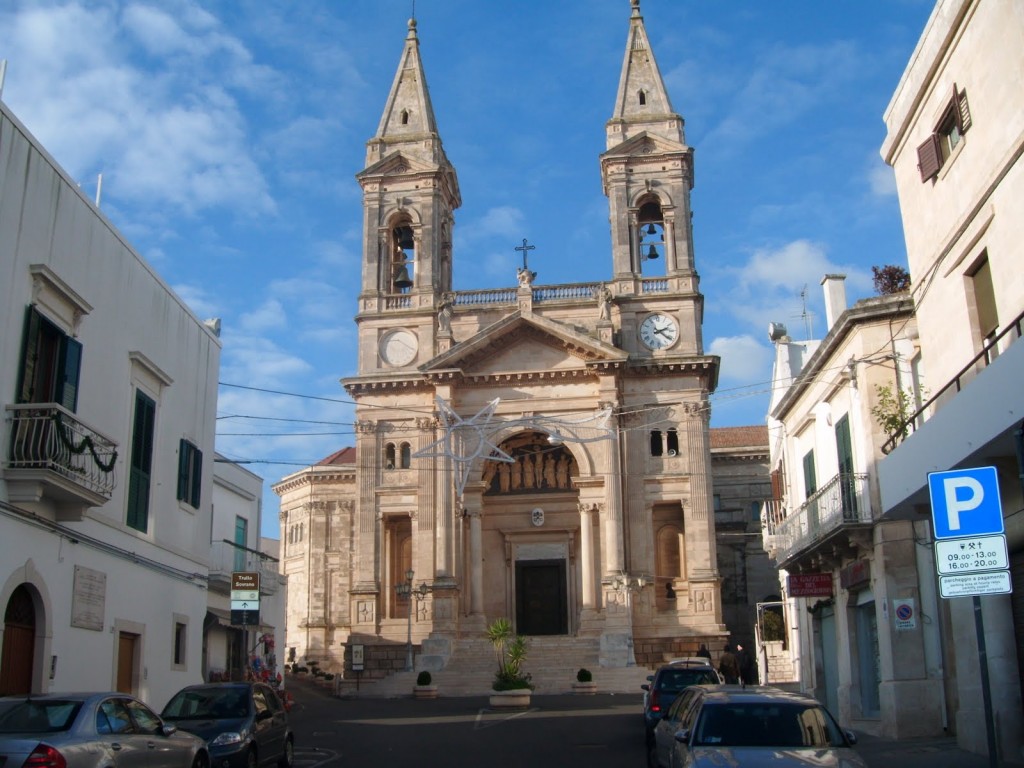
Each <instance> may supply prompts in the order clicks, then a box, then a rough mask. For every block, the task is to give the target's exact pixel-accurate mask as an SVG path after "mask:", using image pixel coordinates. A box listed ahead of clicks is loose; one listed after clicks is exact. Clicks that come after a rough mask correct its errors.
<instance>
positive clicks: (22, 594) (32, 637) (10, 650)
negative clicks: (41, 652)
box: [0, 584, 36, 696]
mask: <svg viewBox="0 0 1024 768" xmlns="http://www.w3.org/2000/svg"><path fill="white" fill-rule="evenodd" d="M35 641H36V610H35V606H34V605H33V604H32V595H31V594H30V593H29V591H28V588H27V587H26V586H25V585H24V584H22V585H21V586H19V587H18V588H17V589H15V590H14V592H13V593H12V594H11V599H10V600H8V601H7V608H6V610H5V611H4V644H3V649H2V651H0V696H7V695H12V694H20V693H31V692H32V669H33V665H34V664H35V659H34V658H33V655H34V650H35Z"/></svg>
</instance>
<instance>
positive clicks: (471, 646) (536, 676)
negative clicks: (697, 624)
mask: <svg viewBox="0 0 1024 768" xmlns="http://www.w3.org/2000/svg"><path fill="white" fill-rule="evenodd" d="M527 640H528V652H527V657H526V663H525V664H524V665H523V668H524V670H525V671H526V672H528V673H529V674H530V677H531V679H532V681H533V685H534V693H536V694H542V695H543V694H556V693H572V684H573V683H574V682H576V671H577V670H578V669H580V667H585V668H586V669H589V670H590V672H591V673H592V674H593V677H594V682H595V683H597V692H598V693H623V694H632V695H635V696H636V697H637V706H639V703H640V698H641V695H642V691H641V690H640V686H641V685H642V684H643V683H646V682H647V676H648V675H650V674H652V672H651V670H650V669H648V668H647V667H636V666H634V667H621V668H609V667H601V666H600V665H599V664H598V651H599V641H598V639H597V638H583V637H557V638H555V637H529V638H527ZM453 651H454V653H453V654H452V658H451V660H450V661H449V662H448V665H447V666H446V667H445V668H444V669H441V670H438V671H436V672H435V671H431V673H430V674H431V678H432V680H431V682H432V684H433V685H436V686H437V688H438V695H440V696H445V697H451V696H486V695H488V694H489V693H490V692H491V682H492V681H493V680H494V672H495V670H496V668H497V661H496V660H495V657H494V649H493V648H492V647H491V644H490V643H489V642H488V641H487V639H486V638H482V637H481V638H461V639H459V640H456V641H454V646H453ZM416 676H417V672H396V673H395V674H392V675H390V676H389V677H386V678H384V679H382V680H378V681H376V682H373V683H369V684H368V683H365V682H364V683H362V685H361V686H360V688H359V691H358V692H356V690H355V685H354V682H353V683H351V684H350V683H349V681H345V682H343V683H342V684H341V686H340V691H339V694H340V695H342V696H369V697H385V698H387V697H398V696H409V695H411V694H412V689H413V686H414V685H415V684H416Z"/></svg>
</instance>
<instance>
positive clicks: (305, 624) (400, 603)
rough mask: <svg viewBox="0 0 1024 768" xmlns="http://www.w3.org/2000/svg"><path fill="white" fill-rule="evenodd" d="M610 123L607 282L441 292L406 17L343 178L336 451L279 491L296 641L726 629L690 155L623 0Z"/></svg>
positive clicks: (371, 653) (436, 216)
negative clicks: (351, 335)
mask: <svg viewBox="0 0 1024 768" xmlns="http://www.w3.org/2000/svg"><path fill="white" fill-rule="evenodd" d="M606 136H607V144H606V151H605V152H604V153H603V154H602V155H601V156H600V158H599V161H600V167H601V176H602V181H603V186H604V192H605V194H606V196H607V197H608V201H609V218H610V222H611V249H610V252H609V263H608V267H609V271H608V274H607V278H606V279H605V280H603V281H601V282H595V283H574V284H559V285H543V284H541V283H540V282H538V281H537V280H536V278H537V275H536V273H534V272H532V271H531V270H530V269H529V267H528V266H527V260H526V259H525V258H524V262H523V267H522V268H520V269H519V270H518V271H517V274H516V276H515V277H516V280H515V283H516V284H514V285H512V286H510V287H505V288H496V289H493V290H471V291H459V290H455V288H454V284H455V277H456V276H455V275H453V269H452V232H453V228H454V226H455V211H456V209H458V208H459V206H460V204H461V197H460V190H459V184H458V177H457V174H456V170H455V168H454V167H453V165H452V164H451V163H450V162H449V160H448V158H447V156H446V154H445V151H444V148H443V146H442V142H441V137H440V135H439V134H438V130H437V125H436V121H435V118H434V113H433V108H432V106H431V102H430V97H429V92H428V89H427V85H426V79H425V74H424V68H423V64H422V62H421V60H420V55H419V42H418V38H417V29H416V24H415V21H410V22H409V29H408V34H407V37H406V40H405V45H404V49H403V52H402V57H401V61H400V62H399V66H398V71H397V73H396V75H395V79H394V83H393V85H392V88H391V91H390V94H389V96H388V99H387V103H386V106H385V108H384V112H383V115H382V117H381V121H380V124H379V127H378V130H377V132H376V135H375V136H374V137H373V138H372V139H371V140H370V141H369V142H368V145H367V157H366V165H365V168H364V169H363V170H362V171H361V172H360V173H359V174H358V175H357V179H358V182H359V184H360V185H361V187H362V190H363V209H364V242H363V258H362V275H361V292H360V294H359V299H358V301H359V306H358V312H357V314H356V317H355V323H356V326H357V329H358V338H359V360H358V373H357V374H356V375H355V376H352V377H350V378H346V379H344V380H343V382H342V384H343V385H344V388H345V390H346V391H347V393H348V395H349V396H350V397H351V398H352V399H353V400H354V401H355V403H356V441H355V446H354V447H352V448H348V449H345V450H344V451H341V452H339V453H338V454H335V455H334V456H332V457H329V458H328V459H325V460H324V462H321V463H320V464H318V465H316V466H314V467H310V468H308V469H306V470H303V471H301V472H298V473H295V474H294V475H291V476H289V477H286V478H284V479H283V480H281V481H280V482H279V483H277V484H276V485H275V486H274V490H275V491H276V492H277V493H278V494H279V495H280V497H281V511H280V515H281V537H282V561H281V562H282V569H283V571H284V572H285V573H286V575H287V576H288V579H289V587H288V589H289V604H288V638H287V641H286V644H287V646H288V648H289V654H290V655H294V656H295V657H296V658H298V659H302V658H316V659H317V660H318V662H319V663H320V665H321V666H323V667H325V668H331V669H333V670H338V669H340V668H342V666H343V664H344V665H345V666H347V667H348V668H349V669H350V668H351V648H352V646H353V645H359V646H362V647H363V649H364V653H365V654H366V656H365V658H366V659H367V661H366V665H367V666H366V669H367V673H370V672H371V671H373V670H372V667H374V666H377V667H380V668H386V667H387V666H388V664H389V662H388V661H386V659H389V658H390V659H392V660H393V658H394V655H393V654H392V655H391V656H388V655H387V654H386V653H385V650H387V649H390V650H392V651H393V650H395V649H398V650H399V651H401V649H403V648H404V647H405V646H406V643H407V640H408V642H409V643H410V644H411V645H415V646H416V647H417V648H418V649H420V653H419V656H418V659H420V660H422V661H423V663H424V664H425V665H427V666H433V667H434V668H443V667H444V666H445V665H446V664H448V663H449V661H450V660H451V659H452V658H455V657H457V656H458V654H459V647H460V641H461V640H463V639H465V638H473V637H477V638H482V637H483V636H484V634H485V631H486V627H487V625H488V624H489V623H490V622H492V621H493V620H494V619H496V618H501V617H504V618H508V619H509V620H510V621H512V623H513V626H514V627H515V630H516V631H517V632H518V633H519V634H523V635H528V636H547V637H549V638H551V639H552V640H553V641H555V642H557V641H558V639H559V638H565V639H566V641H567V642H568V641H570V640H571V641H572V642H576V643H581V642H582V643H590V644H592V646H593V648H594V649H595V651H596V653H597V656H598V659H599V663H600V664H601V665H602V666H606V667H620V666H628V665H632V664H634V663H641V664H643V663H650V664H653V663H657V662H660V661H662V660H663V659H664V658H666V657H671V656H681V655H693V654H694V653H695V652H696V650H697V649H698V647H699V645H700V644H702V643H705V644H707V645H708V646H709V647H711V648H712V649H715V648H721V646H722V645H723V643H724V642H725V639H726V637H727V631H726V627H725V625H724V624H723V619H722V617H723V612H722V599H721V587H720V575H719V572H718V567H717V558H716V536H715V517H714V513H713V508H712V489H711V476H710V472H711V458H710V457H711V451H710V443H709V416H710V412H709V401H708V397H709V394H710V393H711V392H712V391H713V390H714V388H715V386H716V383H717V376H718V365H719V360H718V358H717V357H715V356H713V355H707V354H705V352H704V347H703V339H702V331H701V323H702V317H703V301H704V299H703V296H702V295H701V293H700V291H699V278H698V274H697V270H696V267H695V263H694V254H693V238H692V230H691V213H690V191H691V188H692V186H693V150H692V149H691V148H690V147H689V146H687V144H686V141H685V136H684V131H683V119H682V117H681V116H680V115H678V114H677V113H675V112H674V111H673V108H672V105H671V102H670V100H669V96H668V93H667V91H666V89H665V85H664V82H663V79H662V77H661V74H660V72H659V70H658V66H657V63H656V61H655V58H654V53H653V51H652V50H651V47H650V43H649V40H648V37H647V33H646V30H645V27H644V20H643V17H642V16H641V14H640V8H639V0H633V2H632V11H631V16H630V18H629V31H628V39H627V44H626V52H625V58H624V62H623V67H622V72H621V77H620V82H619V87H618V95H617V99H616V105H615V111H614V114H613V115H612V116H611V119H610V120H609V121H608V122H607V124H606ZM526 245H527V244H526V242H525V241H524V243H523V246H524V248H525V247H526ZM525 253H526V252H525V251H524V254H525ZM511 278H512V275H510V282H512V280H511ZM410 614H411V615H410ZM346 653H347V654H348V656H346V655H345V654H346ZM346 658H347V661H346V660H345V659H346ZM372 660H377V661H372ZM420 663H421V662H420V661H417V666H419V665H420ZM378 671H380V670H378Z"/></svg>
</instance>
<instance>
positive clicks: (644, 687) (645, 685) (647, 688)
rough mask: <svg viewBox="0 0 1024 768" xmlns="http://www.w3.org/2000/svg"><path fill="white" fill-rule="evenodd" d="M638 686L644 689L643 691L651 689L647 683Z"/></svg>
mask: <svg viewBox="0 0 1024 768" xmlns="http://www.w3.org/2000/svg"><path fill="white" fill-rule="evenodd" d="M640 688H641V689H642V690H644V691H649V690H651V686H649V685H647V683H644V684H643V685H641V686H640Z"/></svg>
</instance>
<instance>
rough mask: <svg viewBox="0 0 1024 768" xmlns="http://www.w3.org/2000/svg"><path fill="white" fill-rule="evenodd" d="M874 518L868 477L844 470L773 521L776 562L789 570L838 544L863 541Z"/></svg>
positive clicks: (771, 530)
mask: <svg viewBox="0 0 1024 768" xmlns="http://www.w3.org/2000/svg"><path fill="white" fill-rule="evenodd" d="M874 518H875V515H873V513H872V509H871V497H870V493H869V486H868V476H867V475H866V474H861V473H845V472H844V473H840V474H838V475H836V476H835V477H833V478H832V479H831V480H829V481H828V482H827V483H826V484H825V485H823V486H822V487H821V488H819V489H818V490H817V491H816V492H815V493H814V494H812V495H811V496H810V497H809V498H808V499H807V501H805V502H804V503H803V504H801V505H800V507H798V508H797V509H795V510H793V511H792V512H791V513H790V514H789V515H787V516H785V517H784V518H782V519H781V520H776V521H773V522H772V526H771V528H770V531H769V533H770V535H771V536H772V537H773V543H774V545H775V547H774V548H775V561H776V562H777V563H778V564H779V567H780V568H787V569H789V568H791V567H792V566H793V565H794V564H796V563H798V562H800V561H802V560H803V559H805V558H812V557H813V556H814V555H816V554H820V553H822V552H824V551H826V550H827V551H829V552H833V551H835V549H836V546H835V545H838V544H843V545H844V546H845V545H847V544H849V543H850V542H851V541H852V540H853V539H854V538H856V539H858V540H859V539H860V534H863V532H864V531H865V530H870V528H871V526H872V525H873V521H874ZM838 539H842V541H838Z"/></svg>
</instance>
